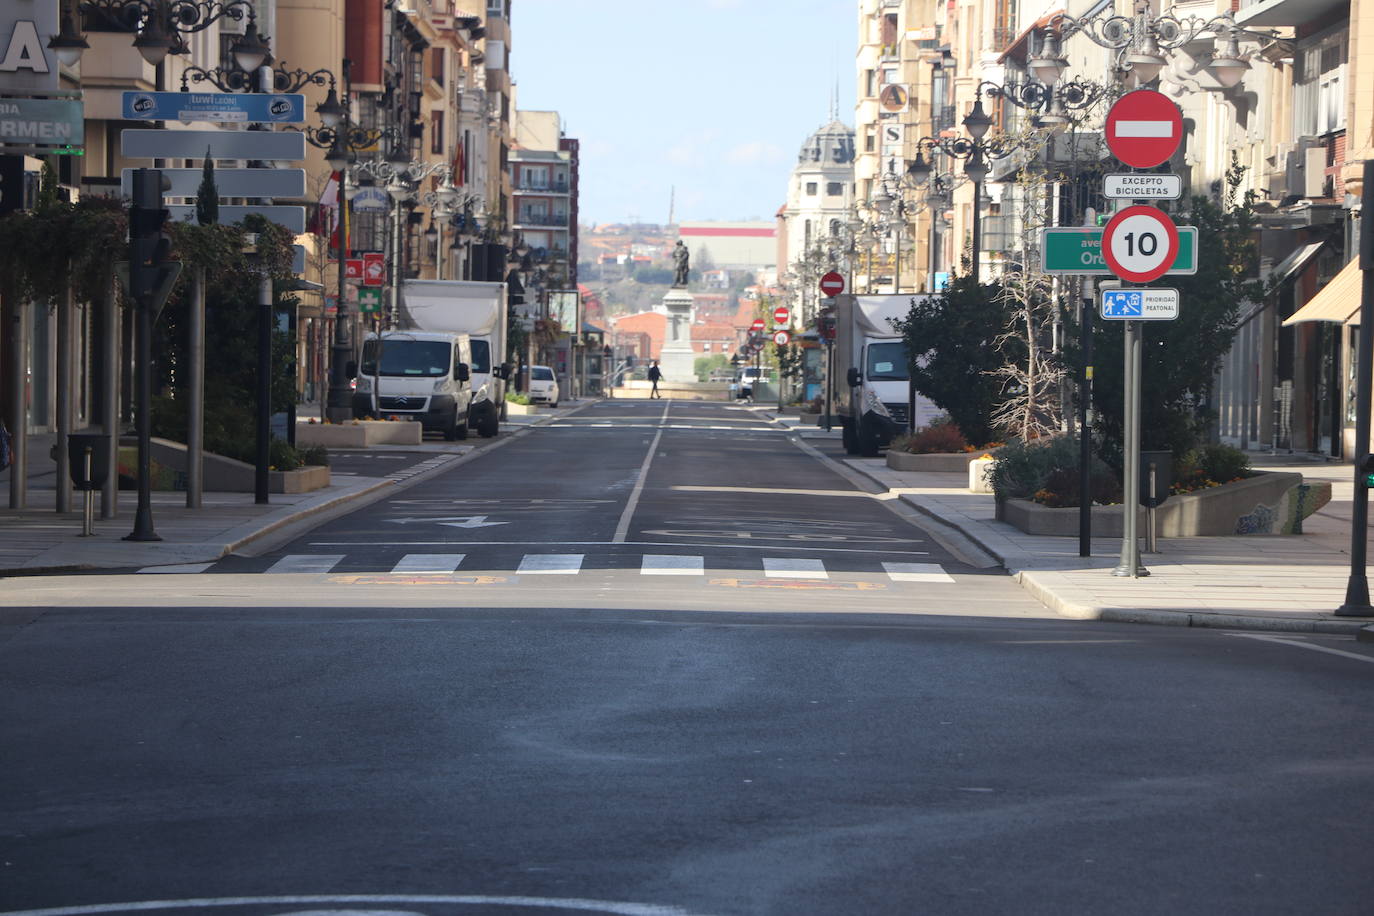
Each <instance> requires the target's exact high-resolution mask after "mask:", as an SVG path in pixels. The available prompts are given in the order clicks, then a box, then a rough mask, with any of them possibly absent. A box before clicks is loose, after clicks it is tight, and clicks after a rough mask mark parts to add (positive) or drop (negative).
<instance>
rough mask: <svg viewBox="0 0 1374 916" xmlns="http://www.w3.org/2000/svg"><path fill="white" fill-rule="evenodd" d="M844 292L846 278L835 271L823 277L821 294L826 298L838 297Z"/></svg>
mask: <svg viewBox="0 0 1374 916" xmlns="http://www.w3.org/2000/svg"><path fill="white" fill-rule="evenodd" d="M842 292H844V277H843V276H841V275H840V274H839V273H837V272H835V271H833V270H832V271H830V273H828V274H826V275H825V276H824V277H821V293H822V294H824V295H826V296H838V295H839V294H840V293H842Z"/></svg>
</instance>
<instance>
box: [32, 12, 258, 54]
mask: <svg viewBox="0 0 1374 916" xmlns="http://www.w3.org/2000/svg"><path fill="white" fill-rule="evenodd" d="M76 9H77V11H78V12H80V13H81V15H82V16H83V17H93V16H94V17H98V18H99V19H100V21H101V22H104V23H110V24H113V25H115V26H118V27H121V28H124V29H127V30H129V31H132V32H134V33H135V36H134V42H133V44H134V47H135V48H137V49H138V53H139V54H141V55H143V59H144V60H146V61H147V62H148V63H150V64H152V65H153V66H155V67H156V66H157V65H158V64H160V63H162V62H163V61H164V60H166V58H167V55H168V54H185V53H187V52H188V51H189V48H187V46H186V43H185V41H183V40H182V35H184V34H188V33H193V32H200V31H204V30H205V29H208V28H209V27H210V26H211V25H213V24H214V23H216V22H218V21H219V20H221V19H226V18H227V19H232V20H234V21H235V22H242V21H243V20H244V18H245V17H246V18H247V19H248V27H247V28H246V29H245V30H244V33H243V35H242V36H241V37H240V38H239V39H238V40H237V41H235V42H234V44H233V46H232V47H230V49H229V52H230V54H232V55H233V57H234V61H235V63H237V64H238V66H239V67H240V68H241V69H243V70H247V71H253V70H256V69H257V68H258V67H261V66H262V65H263V63H265V62H266V61H267V60H268V58H270V57H271V56H272V51H271V48H269V47H268V45H267V41H266V39H264V38H263V37H262V36H261V35H259V34H258V23H257V11H256V10H255V9H254V8H253V4H252V3H250V2H249V0H78V3H77V5H76ZM73 39H77V40H79V43H76V42H74V41H73ZM48 47H50V48H53V49H55V50H57V51H58V52H59V54H62V53H66V54H67V55H68V57H67V59H63V61H62V62H63V63H65V64H67V65H68V66H72V65H74V64H75V62H76V61H77V60H79V59H80V55H81V52H82V51H84V50H85V49H86V48H87V47H88V45H86V43H85V40H84V39H83V38H82V36H81V35H80V33H78V32H77V31H76V29H75V25H74V24H73V26H72V28H71V29H70V30H69V29H68V28H67V23H66V22H64V23H63V28H62V33H61V34H59V35H58V36H57V38H54V39H53V40H51V41H49V42H48ZM73 55H75V56H74V57H73Z"/></svg>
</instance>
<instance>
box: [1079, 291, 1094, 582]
mask: <svg viewBox="0 0 1374 916" xmlns="http://www.w3.org/2000/svg"><path fill="white" fill-rule="evenodd" d="M1096 285H1097V284H1095V283H1094V282H1093V281H1092V280H1091V279H1089V278H1087V277H1084V278H1083V297H1082V299H1081V300H1080V305H1079V307H1080V309H1081V314H1080V318H1079V323H1078V349H1079V352H1080V353H1082V356H1083V369H1082V373H1081V375H1080V376H1079V381H1078V433H1079V451H1078V493H1079V496H1078V555H1079V556H1080V557H1090V556H1092V555H1093V511H1092V455H1093V443H1092V439H1093V436H1092V422H1093V411H1092V400H1093V312H1094V311H1096V310H1097V293H1096V289H1095V287H1096Z"/></svg>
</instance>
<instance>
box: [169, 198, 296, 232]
mask: <svg viewBox="0 0 1374 916" xmlns="http://www.w3.org/2000/svg"><path fill="white" fill-rule="evenodd" d="M254 213H256V214H258V215H259V216H262V217H265V218H266V219H269V220H271V221H272V222H274V223H279V224H280V225H282V226H285V227H286V228H287V229H288V230H289V231H291V232H294V233H295V234H296V235H300V234H301V233H302V232H304V231H305V208H304V207H273V206H256V207H229V206H225V205H224V204H220V206H219V221H220V222H221V223H226V224H227V223H238V222H242V221H243V218H244V217H245V216H250V215H252V214H254ZM167 218H168V219H170V220H172V221H173V222H177V223H185V222H194V221H195V218H196V208H195V207H194V206H193V205H176V206H170V207H168V208H167Z"/></svg>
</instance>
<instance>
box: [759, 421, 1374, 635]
mask: <svg viewBox="0 0 1374 916" xmlns="http://www.w3.org/2000/svg"><path fill="white" fill-rule="evenodd" d="M777 419H778V420H779V421H780V422H782V423H783V424H784V425H787V426H789V427H791V428H793V429H796V430H797V432H798V433H799V435H800V436H801V437H802V438H804V439H805V440H811V439H814V438H817V437H818V436H824V437H832V438H837V437H838V432H835V433H833V434H829V435H827V434H826V433H825V431H824V430H819V431H813V430H811V429H807V428H802V427H800V426H798V420H797V418H796V417H787V416H782V417H778V418H777ZM1251 462H1252V464H1253V465H1254V467H1256V468H1259V469H1263V468H1273V469H1276V470H1284V471H1296V472H1298V473H1301V474H1302V475H1303V476H1304V477H1307V478H1310V479H1317V480H1329V481H1330V482H1331V490H1332V496H1331V502H1330V503H1328V504H1327V505H1326V506H1324V507H1323V508H1322V509H1320V510H1319V511H1317V512H1316V513H1314V514H1313V515H1311V516H1310V517H1309V518H1308V519H1307V520H1306V521H1305V522H1304V523H1303V531H1304V533H1303V534H1300V535H1249V536H1235V537H1202V538H1170V539H1160V541H1159V552H1158V553H1154V554H1148V553H1147V554H1142V556H1141V562H1142V563H1143V565H1144V566H1145V568H1146V569H1147V570H1149V572H1150V575H1149V576H1146V577H1141V578H1138V579H1137V578H1131V577H1118V576H1114V575H1113V574H1112V571H1113V569H1115V568H1116V567H1117V565H1118V564H1119V563H1120V559H1121V540H1120V539H1119V538H1105V537H1096V538H1094V539H1093V541H1092V556H1091V557H1080V556H1079V555H1078V538H1077V537H1071V538H1057V537H1040V536H1035V535H1029V534H1024V533H1022V532H1021V531H1019V530H1018V529H1016V528H1014V527H1012V526H1011V525H1009V524H1007V523H1006V522H999V521H997V520H996V519H995V518H994V508H995V507H994V503H993V497H992V496H991V495H990V494H978V493H970V492H969V491H968V475H967V474H965V473H959V474H949V473H930V472H919V471H894V470H892V469H891V468H889V467H888V466H887V462H886V460H885V459H883V458H850V459H846V460H845V461H844V464H845V465H846V466H848V467H849V468H850V469H852V470H854V471H857V472H858V473H860V474H863V475H864V476H865V477H868V478H869V479H871V480H873V481H875V482H876V483H877V484H878V485H880V486H882V487H884V488H885V489H886V490H887V491H888V493H889V494H892V495H893V496H895V497H897V498H900V499H901V500H902V501H903V502H904V503H906V504H908V505H910V506H912V507H914V508H915V509H916V510H917V511H919V512H921V513H922V514H924V515H926V516H928V517H930V518H932V519H934V520H936V521H938V522H941V523H943V524H945V525H948V526H949V527H951V528H953V529H955V530H956V531H958V532H959V533H961V534H962V535H964V537H966V538H968V539H969V540H970V541H972V542H973V543H974V544H976V545H977V546H978V547H980V548H982V549H983V550H984V551H986V552H987V553H988V554H990V555H991V556H992V557H993V558H995V559H996V560H997V562H998V563H1000V564H1001V565H1002V566H1004V567H1006V569H1007V571H1008V572H1010V573H1011V574H1012V575H1013V576H1014V577H1015V578H1016V580H1017V581H1018V582H1020V583H1021V585H1022V587H1024V588H1025V589H1026V590H1027V591H1029V592H1030V593H1031V594H1033V595H1035V597H1036V598H1038V599H1039V600H1041V601H1042V602H1044V603H1045V605H1046V606H1048V607H1049V608H1050V609H1052V610H1054V611H1056V612H1058V613H1059V614H1062V615H1064V616H1066V617H1075V618H1081V619H1092V620H1113V621H1122V622H1131V623H1155V624H1166V625H1173V626H1194V627H1198V626H1205V627H1225V628H1233V629H1250V630H1280V631H1296V632H1320V633H1346V634H1358V635H1359V637H1360V638H1361V639H1370V640H1372V641H1374V626H1371V624H1374V620H1371V619H1370V618H1360V617H1337V616H1335V615H1334V614H1333V613H1332V611H1333V610H1334V609H1335V608H1337V607H1339V606H1340V605H1341V604H1343V603H1344V601H1345V587H1346V581H1347V578H1348V577H1349V573H1350V524H1351V511H1352V506H1353V493H1354V479H1353V477H1354V472H1353V470H1352V469H1351V467H1350V466H1349V465H1345V464H1334V463H1327V462H1323V461H1320V460H1313V459H1308V458H1307V457H1306V456H1271V455H1268V454H1267V453H1252V454H1251ZM1371 540H1374V537H1371ZM1142 546H1143V542H1142Z"/></svg>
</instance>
